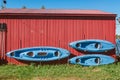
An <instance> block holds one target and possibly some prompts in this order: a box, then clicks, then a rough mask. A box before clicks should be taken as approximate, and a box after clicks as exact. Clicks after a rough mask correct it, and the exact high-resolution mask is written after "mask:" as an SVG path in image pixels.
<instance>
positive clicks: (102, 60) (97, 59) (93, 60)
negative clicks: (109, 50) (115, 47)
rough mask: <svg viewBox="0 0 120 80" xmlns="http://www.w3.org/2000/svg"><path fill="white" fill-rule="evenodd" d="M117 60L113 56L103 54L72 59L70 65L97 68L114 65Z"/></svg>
mask: <svg viewBox="0 0 120 80" xmlns="http://www.w3.org/2000/svg"><path fill="white" fill-rule="evenodd" d="M114 62H115V59H114V58H112V57H111V56H107V55H102V54H88V55H82V56H77V57H74V58H71V59H70V60H69V63H71V64H80V65H83V66H97V65H105V64H110V63H114Z"/></svg>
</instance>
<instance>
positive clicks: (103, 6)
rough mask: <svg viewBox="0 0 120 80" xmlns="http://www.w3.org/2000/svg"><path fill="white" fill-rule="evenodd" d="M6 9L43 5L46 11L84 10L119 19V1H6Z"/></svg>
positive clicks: (117, 27)
mask: <svg viewBox="0 0 120 80" xmlns="http://www.w3.org/2000/svg"><path fill="white" fill-rule="evenodd" d="M6 1H7V5H6V7H7V8H22V7H23V6H26V7H27V8H33V9H34V8H35V9H36V8H37V9H40V8H41V7H42V6H43V5H44V6H45V8H46V9H86V10H102V11H106V12H111V13H113V14H117V17H116V18H118V17H120V0H6ZM0 5H2V0H0ZM116 34H119V35H120V24H119V23H118V22H117V21H116Z"/></svg>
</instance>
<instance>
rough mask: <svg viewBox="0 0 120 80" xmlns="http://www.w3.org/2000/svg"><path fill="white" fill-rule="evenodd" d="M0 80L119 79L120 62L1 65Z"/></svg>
mask: <svg viewBox="0 0 120 80" xmlns="http://www.w3.org/2000/svg"><path fill="white" fill-rule="evenodd" d="M0 80H120V62H119V63H117V64H110V65H103V66H96V67H95V66H94V67H83V66H80V65H70V64H61V65H38V66H34V65H33V64H31V65H29V66H20V65H1V66H0Z"/></svg>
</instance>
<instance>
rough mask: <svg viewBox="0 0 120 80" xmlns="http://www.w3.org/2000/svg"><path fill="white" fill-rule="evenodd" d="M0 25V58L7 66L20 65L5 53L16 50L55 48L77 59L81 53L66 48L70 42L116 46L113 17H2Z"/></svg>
mask: <svg viewBox="0 0 120 80" xmlns="http://www.w3.org/2000/svg"><path fill="white" fill-rule="evenodd" d="M3 22H4V23H6V24H7V33H6V34H5V35H6V36H5V39H6V40H5V41H6V42H5V43H6V44H5V52H1V54H3V56H4V59H5V60H7V61H8V63H15V64H19V63H21V62H19V61H17V60H15V59H11V58H8V57H6V56H5V54H6V52H8V51H11V50H15V49H19V48H25V47H32V46H55V47H61V48H65V49H68V50H70V51H71V53H72V54H74V55H80V54H81V53H78V52H77V51H75V50H74V49H72V48H70V47H69V46H68V44H69V43H70V42H72V41H76V40H81V39H104V40H108V41H110V42H112V43H115V17H113V16H107V17H105V16H101V17H100V16H98V17H97V16H96V17H94V16H78V17H74V16H66V17H65V16H64V17H62V16H61V17H59V16H56V17H55V16H54V17H53V16H52V17H50V16H49V17H48V16H47V17H46V16H36V17H35V16H3V17H1V18H0V23H3ZM0 34H1V33H0ZM0 39H2V38H1V36H0ZM0 45H2V44H0Z"/></svg>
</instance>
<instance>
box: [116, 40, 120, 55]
mask: <svg viewBox="0 0 120 80" xmlns="http://www.w3.org/2000/svg"><path fill="white" fill-rule="evenodd" d="M116 56H120V39H116Z"/></svg>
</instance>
